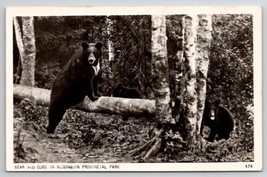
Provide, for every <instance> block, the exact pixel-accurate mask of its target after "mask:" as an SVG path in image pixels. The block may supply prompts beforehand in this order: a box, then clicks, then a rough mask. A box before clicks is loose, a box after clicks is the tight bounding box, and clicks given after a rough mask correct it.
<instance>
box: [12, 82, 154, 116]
mask: <svg viewBox="0 0 267 177" xmlns="http://www.w3.org/2000/svg"><path fill="white" fill-rule="evenodd" d="M13 93H14V98H17V99H25V98H26V99H27V98H28V99H31V98H32V97H33V98H34V99H35V100H36V103H38V104H40V105H43V106H48V105H49V102H50V90H47V89H41V88H33V87H28V86H24V85H17V84H14V87H13ZM73 109H79V110H83V111H90V112H101V113H112V114H120V115H123V116H145V117H148V118H149V117H154V115H155V101H154V100H145V99H126V98H116V97H100V98H99V99H98V100H97V101H95V102H91V101H90V100H89V98H87V97H86V98H85V100H84V102H82V103H80V104H79V105H77V106H75V107H73Z"/></svg>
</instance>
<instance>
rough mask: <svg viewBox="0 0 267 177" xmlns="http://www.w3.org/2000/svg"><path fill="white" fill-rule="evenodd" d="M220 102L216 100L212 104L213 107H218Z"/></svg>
mask: <svg viewBox="0 0 267 177" xmlns="http://www.w3.org/2000/svg"><path fill="white" fill-rule="evenodd" d="M220 102H221V100H216V101H214V102H213V104H215V106H219V104H220Z"/></svg>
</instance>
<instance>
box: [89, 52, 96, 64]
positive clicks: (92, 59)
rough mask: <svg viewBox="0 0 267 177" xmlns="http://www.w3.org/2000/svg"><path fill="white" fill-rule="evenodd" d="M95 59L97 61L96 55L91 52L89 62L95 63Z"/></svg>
mask: <svg viewBox="0 0 267 177" xmlns="http://www.w3.org/2000/svg"><path fill="white" fill-rule="evenodd" d="M95 61H96V59H95V56H94V55H92V54H90V55H89V57H88V63H89V64H94V63H95Z"/></svg>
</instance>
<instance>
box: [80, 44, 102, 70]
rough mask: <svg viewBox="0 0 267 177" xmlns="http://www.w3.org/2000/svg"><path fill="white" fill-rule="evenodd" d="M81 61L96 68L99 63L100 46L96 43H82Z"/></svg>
mask: <svg viewBox="0 0 267 177" xmlns="http://www.w3.org/2000/svg"><path fill="white" fill-rule="evenodd" d="M82 48H83V60H85V61H84V62H86V63H88V64H89V65H92V66H96V65H98V63H99V62H100V61H99V60H100V58H101V48H102V44H101V43H100V42H98V43H96V44H95V43H87V42H83V43H82Z"/></svg>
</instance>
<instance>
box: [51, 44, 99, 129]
mask: <svg viewBox="0 0 267 177" xmlns="http://www.w3.org/2000/svg"><path fill="white" fill-rule="evenodd" d="M101 48H102V44H101V43H100V42H99V43H97V44H95V43H86V42H83V43H82V46H81V47H80V49H79V50H78V51H77V52H76V53H75V54H74V55H73V56H72V58H71V59H70V60H69V61H68V63H67V64H66V65H65V66H64V67H63V68H62V69H61V71H60V72H59V73H58V75H57V77H56V79H55V81H54V84H53V86H52V90H51V95H50V105H49V112H48V119H49V123H48V127H47V133H54V131H55V129H56V127H57V125H58V124H59V122H60V121H61V120H62V117H63V115H64V114H65V112H66V110H67V109H69V108H70V107H72V106H75V105H77V104H79V103H80V102H81V101H83V99H84V98H85V96H88V97H89V99H90V100H92V101H96V100H97V99H98V97H99V95H98V92H97V84H98V77H99V72H100V68H101V67H100V63H101V61H100V60H101Z"/></svg>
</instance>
